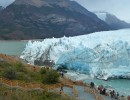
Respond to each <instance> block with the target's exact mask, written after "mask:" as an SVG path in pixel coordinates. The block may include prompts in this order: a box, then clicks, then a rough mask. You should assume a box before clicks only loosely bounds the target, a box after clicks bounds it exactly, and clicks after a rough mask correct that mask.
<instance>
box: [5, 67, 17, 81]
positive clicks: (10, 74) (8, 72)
mask: <svg viewBox="0 0 130 100" xmlns="http://www.w3.org/2000/svg"><path fill="white" fill-rule="evenodd" d="M16 76H17V75H16V71H15V70H14V69H11V68H9V69H7V70H6V71H5V77H6V78H8V79H10V80H14V79H16Z"/></svg>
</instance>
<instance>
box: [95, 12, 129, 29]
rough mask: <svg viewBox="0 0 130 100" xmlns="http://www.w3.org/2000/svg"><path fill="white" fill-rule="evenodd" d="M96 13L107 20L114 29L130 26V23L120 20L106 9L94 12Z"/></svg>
mask: <svg viewBox="0 0 130 100" xmlns="http://www.w3.org/2000/svg"><path fill="white" fill-rule="evenodd" d="M94 13H95V14H96V15H97V16H98V18H100V19H101V20H103V21H105V22H106V23H107V24H108V25H110V26H111V27H112V28H113V29H123V28H130V23H127V22H125V21H123V20H120V19H119V18H117V17H116V16H115V15H113V14H110V13H108V12H104V11H99V12H94Z"/></svg>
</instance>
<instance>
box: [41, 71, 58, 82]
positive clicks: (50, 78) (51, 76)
mask: <svg viewBox="0 0 130 100" xmlns="http://www.w3.org/2000/svg"><path fill="white" fill-rule="evenodd" d="M58 79H59V74H58V73H57V72H56V71H54V70H50V71H48V72H47V73H46V75H45V76H44V77H43V81H42V82H43V83H47V84H55V83H57V82H58Z"/></svg>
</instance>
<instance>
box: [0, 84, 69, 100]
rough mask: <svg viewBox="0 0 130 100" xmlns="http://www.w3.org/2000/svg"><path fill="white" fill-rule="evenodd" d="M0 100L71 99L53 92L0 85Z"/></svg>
mask: <svg viewBox="0 0 130 100" xmlns="http://www.w3.org/2000/svg"><path fill="white" fill-rule="evenodd" d="M0 100H71V99H70V98H69V97H63V96H61V95H59V94H57V93H54V92H47V91H40V90H32V91H22V90H19V89H15V88H14V89H11V88H7V87H5V86H3V85H1V86H0Z"/></svg>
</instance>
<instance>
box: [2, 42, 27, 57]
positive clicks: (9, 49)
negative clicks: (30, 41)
mask: <svg viewBox="0 0 130 100" xmlns="http://www.w3.org/2000/svg"><path fill="white" fill-rule="evenodd" d="M26 43H27V41H0V53H3V54H7V55H15V56H20V55H21V54H22V51H23V50H24V48H25V47H26Z"/></svg>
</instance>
